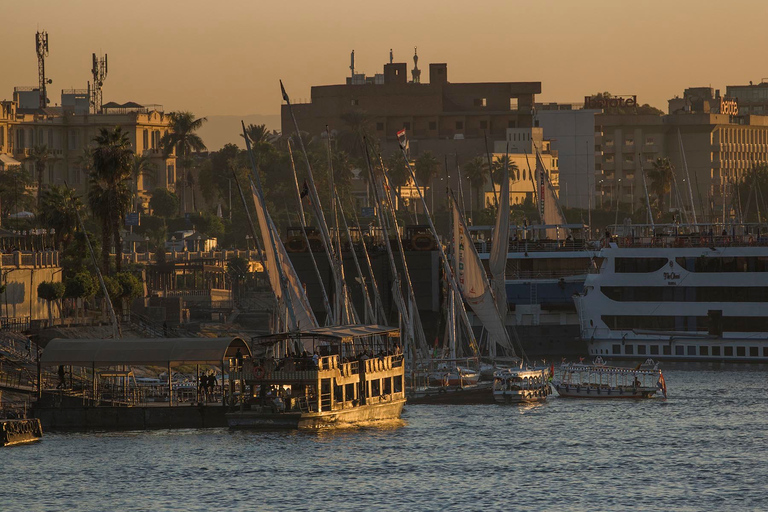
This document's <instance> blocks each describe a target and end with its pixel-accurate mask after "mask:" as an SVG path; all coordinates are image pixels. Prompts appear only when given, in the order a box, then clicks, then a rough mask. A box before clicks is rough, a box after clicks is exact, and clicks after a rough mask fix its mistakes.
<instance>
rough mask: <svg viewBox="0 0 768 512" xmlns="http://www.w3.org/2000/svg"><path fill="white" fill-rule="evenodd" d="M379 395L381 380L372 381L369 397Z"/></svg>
mask: <svg viewBox="0 0 768 512" xmlns="http://www.w3.org/2000/svg"><path fill="white" fill-rule="evenodd" d="M380 394H381V379H374V380H372V381H371V396H379V395H380Z"/></svg>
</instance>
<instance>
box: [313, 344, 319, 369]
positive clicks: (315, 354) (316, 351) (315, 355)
mask: <svg viewBox="0 0 768 512" xmlns="http://www.w3.org/2000/svg"><path fill="white" fill-rule="evenodd" d="M312 362H313V363H314V365H315V368H319V367H320V352H318V350H317V349H315V353H314V354H312Z"/></svg>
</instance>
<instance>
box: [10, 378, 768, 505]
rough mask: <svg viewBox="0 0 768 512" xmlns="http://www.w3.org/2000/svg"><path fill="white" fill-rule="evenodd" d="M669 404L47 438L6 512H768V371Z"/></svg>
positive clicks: (20, 469) (678, 385) (24, 457)
mask: <svg viewBox="0 0 768 512" xmlns="http://www.w3.org/2000/svg"><path fill="white" fill-rule="evenodd" d="M664 373H665V377H666V380H667V386H668V388H669V399H668V400H666V401H664V400H661V399H652V400H645V401H627V400H609V401H608V400H607V401H583V400H573V399H561V398H557V397H555V396H553V397H550V398H549V400H548V401H547V402H546V403H545V404H542V405H537V406H528V407H520V406H495V405H482V406H428V405H420V406H407V407H406V410H405V412H404V414H403V421H402V422H397V423H396V424H390V425H382V426H379V427H366V428H357V429H349V430H343V431H325V432H315V433H306V432H269V433H262V432H244V431H229V430H227V429H211V430H173V431H147V432H144V431H142V432H109V433H66V434H65V433H53V432H50V433H46V435H45V437H44V440H43V441H42V442H40V443H37V444H35V445H30V446H24V447H16V448H10V449H2V451H0V510H2V511H38V510H45V511H48V510H51V511H53V510H65V511H74V510H78V511H80V510H83V511H91V510H93V511H101V510H131V511H134V510H153V511H154V510H178V511H206V512H209V511H214V510H332V511H343V510H355V511H359V510H520V509H523V508H528V509H531V510H534V509H535V510H691V511H706V510H718V511H720V510H768V457H767V455H768V443H767V441H768V436H767V434H768V426H766V419H768V415H767V414H766V413H768V405H767V404H768V394H767V393H766V392H767V390H768V386H767V385H766V383H767V382H766V380H767V379H766V375H768V374H767V373H766V372H765V370H764V369H759V368H746V369H740V370H736V371H733V370H716V371H713V370H708V369H696V370H694V369H691V368H677V369H667V370H666V371H665V372H664Z"/></svg>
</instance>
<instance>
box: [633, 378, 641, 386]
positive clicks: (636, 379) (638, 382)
mask: <svg viewBox="0 0 768 512" xmlns="http://www.w3.org/2000/svg"><path fill="white" fill-rule="evenodd" d="M633 385H634V386H635V388H639V387H640V380H638V378H637V376H635V382H634V383H633Z"/></svg>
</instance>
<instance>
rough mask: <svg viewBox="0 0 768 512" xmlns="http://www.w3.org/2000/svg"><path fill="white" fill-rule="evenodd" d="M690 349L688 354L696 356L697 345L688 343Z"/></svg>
mask: <svg viewBox="0 0 768 512" xmlns="http://www.w3.org/2000/svg"><path fill="white" fill-rule="evenodd" d="M686 348H687V349H688V355H689V356H695V355H696V345H688V347H686Z"/></svg>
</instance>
